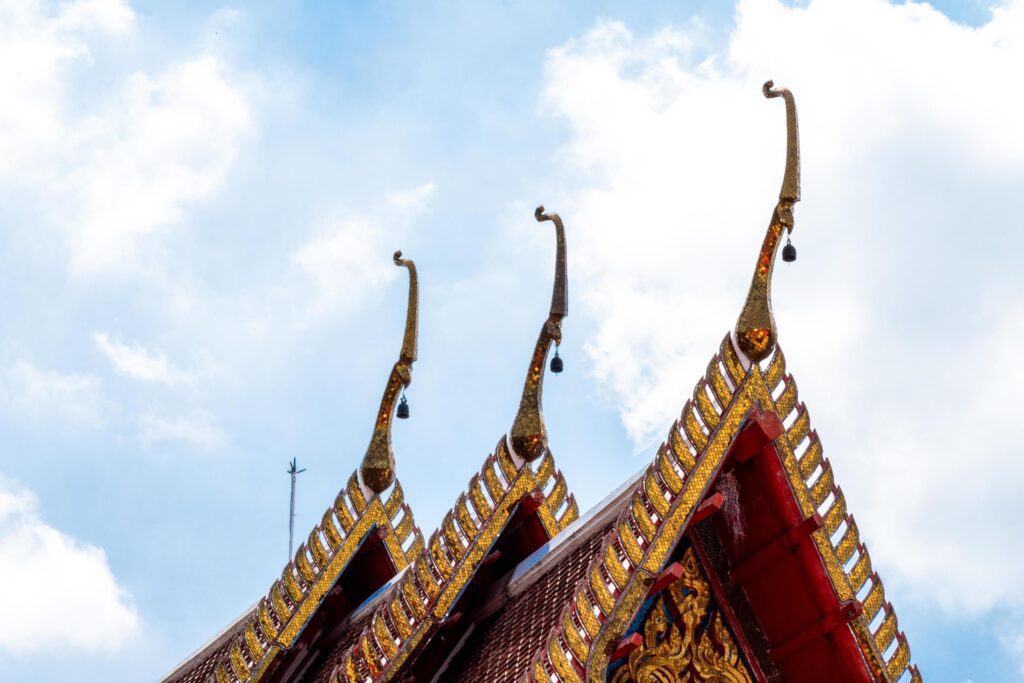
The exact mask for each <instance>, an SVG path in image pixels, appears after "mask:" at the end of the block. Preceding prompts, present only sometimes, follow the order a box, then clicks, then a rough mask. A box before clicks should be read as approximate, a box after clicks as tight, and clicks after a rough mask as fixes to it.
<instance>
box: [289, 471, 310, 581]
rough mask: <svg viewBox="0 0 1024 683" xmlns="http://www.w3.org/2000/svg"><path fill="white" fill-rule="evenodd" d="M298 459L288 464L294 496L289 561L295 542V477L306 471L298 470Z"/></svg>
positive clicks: (292, 497)
mask: <svg viewBox="0 0 1024 683" xmlns="http://www.w3.org/2000/svg"><path fill="white" fill-rule="evenodd" d="M295 461H296V459H295V458H292V461H291V462H290V463H288V474H289V475H291V478H292V496H291V503H290V504H289V506H288V560H289V561H291V559H292V544H293V543H294V540H295V475H297V474H302V473H303V472H305V471H306V468H305V467H303V468H302V469H301V470H300V469H298V465H297V464H296V462H295Z"/></svg>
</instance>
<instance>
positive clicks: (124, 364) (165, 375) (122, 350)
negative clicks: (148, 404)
mask: <svg viewBox="0 0 1024 683" xmlns="http://www.w3.org/2000/svg"><path fill="white" fill-rule="evenodd" d="M92 340H93V343H94V344H95V345H96V348H98V349H99V350H100V351H102V352H103V354H104V355H105V356H106V357H107V360H109V361H110V364H111V365H113V366H114V369H115V370H117V371H118V372H120V373H121V374H123V375H127V376H128V377H132V378H134V379H138V380H141V381H143V382H159V383H161V384H169V385H174V384H181V383H187V382H191V381H192V380H193V376H192V374H191V373H188V372H184V371H182V370H179V369H178V368H176V367H174V365H173V364H172V363H171V362H170V361H169V360H167V356H166V354H164V353H163V352H159V353H153V352H150V351H148V350H147V349H145V348H144V347H142V346H140V345H138V344H133V345H131V346H129V345H128V344H125V343H123V342H121V341H120V340H118V339H111V338H110V335H109V334H107V333H106V332H94V333H93V335H92Z"/></svg>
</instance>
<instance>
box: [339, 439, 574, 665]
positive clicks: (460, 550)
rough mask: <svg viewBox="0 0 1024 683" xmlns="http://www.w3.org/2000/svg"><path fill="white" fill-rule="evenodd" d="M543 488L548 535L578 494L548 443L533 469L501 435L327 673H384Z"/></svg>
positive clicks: (435, 623)
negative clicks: (518, 509) (525, 502)
mask: <svg viewBox="0 0 1024 683" xmlns="http://www.w3.org/2000/svg"><path fill="white" fill-rule="evenodd" d="M534 491H539V492H540V493H541V500H540V505H539V507H538V509H537V514H538V516H539V518H540V521H541V523H542V524H543V526H544V528H545V530H546V532H547V533H548V536H549V538H553V537H554V536H556V535H558V533H559V532H560V531H561V530H563V529H565V528H566V527H567V526H568V525H569V524H571V523H572V522H573V521H575V520H576V518H577V517H578V516H579V508H578V506H577V503H576V499H575V497H574V496H573V495H572V494H569V493H568V492H567V487H566V483H565V478H564V476H563V475H562V473H561V471H558V470H556V469H555V463H554V458H553V456H552V455H551V452H550V451H548V450H546V449H545V452H544V455H543V457H541V458H540V459H539V460H538V461H537V468H536V470H534V469H533V467H532V466H531V465H530V464H529V463H526V462H525V461H523V460H522V459H519V458H513V456H512V454H511V452H510V449H509V446H508V439H507V437H505V436H503V437H502V438H501V439H500V440H499V441H498V445H497V447H496V448H495V450H494V453H492V454H491V455H489V456H488V457H487V458H486V459H485V460H484V465H483V467H482V468H481V470H480V472H479V473H478V474H474V475H473V477H472V478H471V479H470V480H469V485H468V487H467V489H466V491H465V492H463V493H461V494H460V495H459V497H458V499H457V500H456V502H455V505H454V506H453V507H452V508H451V509H450V510H449V511H448V513H447V514H445V516H444V519H443V521H442V522H441V525H440V527H439V528H438V529H437V530H436V531H434V533H433V534H431V536H430V539H429V541H428V542H427V543H426V546H425V547H422V548H420V550H419V552H418V554H417V555H416V557H415V559H413V560H412V565H411V567H410V568H409V570H408V571H406V572H405V573H404V574H402V576H401V578H399V580H398V581H397V582H396V583H395V584H394V585H393V586H392V587H391V588H390V589H389V590H388V593H387V596H386V597H385V598H383V599H382V601H381V603H380V604H378V606H377V607H376V609H375V610H374V614H373V616H372V617H371V619H370V622H369V624H368V625H367V626H366V627H364V629H363V631H362V632H361V633H360V635H359V637H358V639H357V641H356V644H355V645H354V646H353V647H352V649H351V650H349V652H347V653H346V654H345V656H344V658H343V659H342V661H341V663H340V664H338V665H337V666H336V667H335V668H334V670H333V672H332V673H331V681H332V683H335V682H338V681H360V682H362V681H366V680H374V681H378V680H389V679H390V678H391V677H392V676H393V675H394V674H396V673H397V672H398V671H399V669H400V668H401V666H402V665H403V664H404V663H405V662H406V661H407V659H408V657H409V656H410V655H411V654H412V652H413V651H414V650H415V649H416V647H417V646H418V645H419V644H420V643H422V642H425V640H426V639H427V638H429V636H430V635H431V634H432V633H433V632H434V630H435V629H437V628H438V627H439V626H440V624H441V622H442V621H443V620H444V619H445V618H446V617H447V616H448V612H449V610H450V609H451V607H452V606H453V605H454V604H455V601H456V600H457V599H458V597H459V595H460V594H461V592H462V590H463V589H464V588H465V587H466V585H467V584H468V583H469V581H470V580H471V579H472V578H473V576H474V575H475V574H476V571H477V569H479V567H480V566H481V563H482V562H483V560H484V558H485V557H486V556H487V555H488V553H489V552H490V550H491V547H492V545H493V544H494V542H495V541H496V540H497V538H498V536H499V535H500V534H501V531H502V530H503V529H504V528H505V525H506V523H507V522H508V520H509V519H510V518H511V516H512V514H513V512H514V511H515V508H516V506H517V505H518V503H519V502H520V501H521V500H522V499H523V497H524V496H526V495H528V494H530V493H531V492H534Z"/></svg>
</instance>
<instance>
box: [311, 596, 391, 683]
mask: <svg viewBox="0 0 1024 683" xmlns="http://www.w3.org/2000/svg"><path fill="white" fill-rule="evenodd" d="M372 618H373V610H367V611H366V612H365V613H364V614H362V615H360V616H359V617H358V618H357V619H355V620H354V621H353V622H352V623H351V624H349V625H348V627H347V628H346V629H345V630H344V632H342V634H341V637H340V638H338V640H337V641H336V642H335V643H334V645H331V646H329V648H328V649H327V650H326V653H325V654H323V655H321V656H320V658H319V659H318V661H317V662H316V663H315V664H314V665H313V667H312V668H310V670H309V671H307V672H306V674H305V675H304V676H303V677H302V681H301V683H328V681H330V679H331V672H332V671H334V667H336V666H338V664H340V663H341V659H342V657H344V656H345V653H346V652H347V651H348V650H350V649H351V648H352V646H353V645H355V644H356V640H357V639H358V638H359V634H360V633H362V632H363V628H365V627H366V625H367V624H369V623H370V619H372Z"/></svg>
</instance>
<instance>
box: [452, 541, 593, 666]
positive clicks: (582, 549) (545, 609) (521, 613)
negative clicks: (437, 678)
mask: <svg viewBox="0 0 1024 683" xmlns="http://www.w3.org/2000/svg"><path fill="white" fill-rule="evenodd" d="M610 526H611V525H610V524H602V525H600V526H599V527H598V528H596V529H594V531H593V533H592V534H591V535H590V536H589V537H588V538H586V539H585V540H583V541H580V542H579V543H578V544H577V545H576V547H574V548H572V549H571V550H569V551H568V552H567V553H565V555H564V556H563V557H562V558H561V559H559V560H558V562H557V563H556V564H554V565H553V566H551V567H549V568H548V569H547V571H546V572H545V573H544V575H543V576H541V577H540V578H539V579H538V580H537V581H536V582H535V583H533V584H532V585H530V586H529V587H527V588H526V589H525V590H523V592H522V593H519V594H518V595H515V596H513V597H512V598H511V599H510V600H509V602H508V603H506V604H505V606H504V607H503V608H502V609H501V610H500V611H499V612H498V613H497V614H495V615H494V616H493V617H491V618H490V619H489V620H488V621H486V622H484V623H482V624H479V625H477V628H476V630H475V631H474V632H473V633H472V634H471V635H470V637H469V639H468V640H467V641H466V643H465V644H464V645H463V646H462V648H461V649H460V650H459V652H458V653H457V654H456V656H455V658H454V659H453V660H452V662H451V664H450V665H449V667H448V669H447V671H445V672H444V674H443V675H442V679H443V680H445V681H473V682H474V683H486V682H488V681H502V682H504V681H511V680H515V679H516V678H518V677H519V676H520V675H522V674H523V673H524V672H526V670H527V669H528V668H529V666H530V660H531V658H532V657H533V655H534V653H535V652H536V651H537V648H538V647H540V646H541V645H542V644H543V643H544V637H545V636H546V635H547V634H548V631H550V630H551V627H552V626H554V624H555V621H556V620H557V619H558V616H559V614H561V611H562V606H563V605H565V603H566V602H567V601H568V600H569V599H570V598H571V597H572V590H573V588H575V587H576V584H577V583H578V582H579V581H580V579H582V578H583V575H584V572H585V571H586V569H587V565H588V563H589V562H590V559H591V558H592V557H593V556H594V554H595V553H596V552H597V551H598V550H599V549H600V547H601V539H602V537H604V535H605V533H607V531H608V529H609V528H610Z"/></svg>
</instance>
